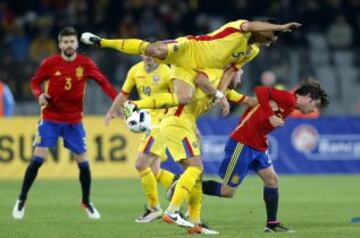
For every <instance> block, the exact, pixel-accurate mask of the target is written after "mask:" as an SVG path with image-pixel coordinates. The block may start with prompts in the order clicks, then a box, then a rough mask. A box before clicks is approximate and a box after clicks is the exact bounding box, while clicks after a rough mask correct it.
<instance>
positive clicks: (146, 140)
mask: <svg viewBox="0 0 360 238" xmlns="http://www.w3.org/2000/svg"><path fill="white" fill-rule="evenodd" d="M138 153H144V154H147V155H153V156H156V157H159V158H161V161H165V160H166V156H165V147H164V143H163V142H162V138H161V135H160V128H159V127H154V128H153V129H151V131H146V132H145V134H144V137H143V139H142V141H141V143H140V145H139V148H138Z"/></svg>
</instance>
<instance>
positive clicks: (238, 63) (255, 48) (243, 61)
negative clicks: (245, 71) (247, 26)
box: [231, 45, 260, 70]
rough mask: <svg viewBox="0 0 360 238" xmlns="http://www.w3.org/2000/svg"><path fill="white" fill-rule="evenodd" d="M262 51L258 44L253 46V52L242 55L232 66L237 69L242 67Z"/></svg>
mask: <svg viewBox="0 0 360 238" xmlns="http://www.w3.org/2000/svg"><path fill="white" fill-rule="evenodd" d="M259 52H260V48H259V47H258V46H256V45H253V46H251V52H250V54H249V55H247V56H244V57H240V59H239V60H238V61H235V62H234V63H232V64H231V66H232V67H233V68H235V69H237V70H238V69H241V68H242V67H244V65H245V64H246V63H248V62H250V61H251V60H253V59H254V58H255V57H256V56H257V55H258V54H259Z"/></svg>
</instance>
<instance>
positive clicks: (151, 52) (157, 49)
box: [145, 42, 167, 59]
mask: <svg viewBox="0 0 360 238" xmlns="http://www.w3.org/2000/svg"><path fill="white" fill-rule="evenodd" d="M145 53H146V55H147V56H150V57H153V58H158V59H165V58H166V55H167V47H166V45H165V44H163V43H161V42H155V43H150V44H149V45H148V46H147V47H146V51H145Z"/></svg>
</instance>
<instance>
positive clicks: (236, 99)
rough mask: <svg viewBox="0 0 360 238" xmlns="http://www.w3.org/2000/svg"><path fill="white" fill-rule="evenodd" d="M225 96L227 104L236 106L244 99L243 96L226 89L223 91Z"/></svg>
mask: <svg viewBox="0 0 360 238" xmlns="http://www.w3.org/2000/svg"><path fill="white" fill-rule="evenodd" d="M225 95H226V98H227V99H228V101H229V102H231V103H236V104H240V103H241V102H242V101H243V100H244V99H245V98H246V96H245V95H244V94H241V93H239V92H237V91H235V90H233V89H231V90H230V89H227V90H226V91H225Z"/></svg>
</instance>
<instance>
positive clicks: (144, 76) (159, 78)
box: [122, 61, 171, 125]
mask: <svg viewBox="0 0 360 238" xmlns="http://www.w3.org/2000/svg"><path fill="white" fill-rule="evenodd" d="M170 85H171V70H170V67H169V66H168V65H166V64H158V66H157V67H156V68H155V69H154V70H152V71H151V72H149V73H148V72H146V71H145V65H144V62H143V61H141V62H139V63H137V64H136V65H134V66H132V67H131V68H130V70H129V72H128V74H127V77H126V80H125V82H124V85H123V87H122V93H123V94H125V95H129V94H130V93H131V90H132V89H133V88H134V87H136V90H137V92H138V94H139V97H140V99H144V98H147V97H151V96H152V95H153V94H157V93H167V92H170V88H171V87H170ZM149 112H150V115H151V120H152V124H153V125H157V124H159V122H160V121H161V119H162V117H163V116H164V114H165V112H166V109H151V110H149Z"/></svg>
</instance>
